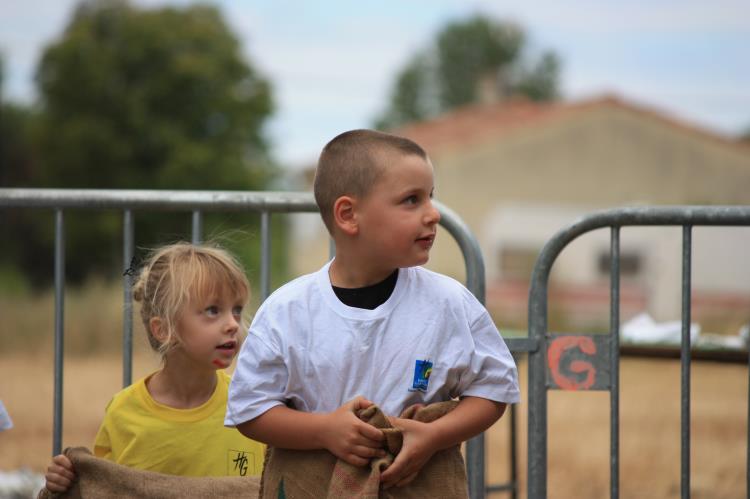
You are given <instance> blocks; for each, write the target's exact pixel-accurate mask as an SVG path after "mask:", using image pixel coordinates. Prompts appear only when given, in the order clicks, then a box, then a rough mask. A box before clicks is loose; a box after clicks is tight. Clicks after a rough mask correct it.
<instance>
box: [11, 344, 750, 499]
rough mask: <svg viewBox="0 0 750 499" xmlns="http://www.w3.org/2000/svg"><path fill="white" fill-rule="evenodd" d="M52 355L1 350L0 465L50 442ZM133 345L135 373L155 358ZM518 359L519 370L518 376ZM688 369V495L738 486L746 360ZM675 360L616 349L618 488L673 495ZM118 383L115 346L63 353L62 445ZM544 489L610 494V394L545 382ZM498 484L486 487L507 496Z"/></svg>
mask: <svg viewBox="0 0 750 499" xmlns="http://www.w3.org/2000/svg"><path fill="white" fill-rule="evenodd" d="M51 364H52V356H51V354H49V353H44V354H42V353H36V354H13V355H2V354H0V398H2V400H3V402H4V403H5V405H6V407H7V408H8V410H9V412H10V413H11V416H12V418H13V420H14V423H15V428H14V429H12V430H11V431H7V432H3V433H0V470H6V471H7V470H12V469H18V468H20V467H29V468H31V469H33V470H35V471H38V472H41V471H43V469H44V468H45V467H46V464H47V462H48V460H49V458H50V452H51V442H52V436H51V425H52V399H53V398H52V391H53V374H52V365H51ZM156 365H157V364H156V361H155V358H154V357H153V356H152V355H151V354H149V353H143V352H140V351H139V353H138V354H137V355H136V359H135V364H134V377H136V376H142V375H144V374H146V373H148V372H149V371H150V370H152V369H154V368H155V367H156ZM525 367H526V366H525V362H521V364H520V371H521V380H522V384H524V385H525V380H526V369H525ZM692 373H693V379H692V396H693V398H692V418H693V420H692V438H693V440H692V453H691V454H692V478H691V480H692V482H691V483H692V497H693V498H694V499H703V498H705V499H708V498H711V499H739V498H744V497H746V495H745V474H744V470H745V462H746V441H747V440H746V436H747V433H746V431H747V430H746V429H747V393H748V386H747V377H748V373H747V367H746V366H742V365H729V364H716V363H704V362H696V363H694V364H693V369H692ZM679 379H680V367H679V363H678V362H675V361H671V360H644V359H632V358H625V359H623V364H622V368H621V381H622V394H621V410H622V420H621V446H622V449H621V472H620V473H621V489H620V497H622V498H624V499H626V498H639V499H640V498H671V497H679V491H680V485H679V484H680V482H679V476H680V459H679V456H680V447H679V432H680V427H679V414H680V406H679ZM121 383H122V367H121V361H120V359H119V357H117V356H116V355H99V356H94V357H79V358H68V359H66V370H65V375H64V391H65V393H64V396H65V404H64V435H63V446H67V445H87V446H90V445H91V443H92V441H93V438H94V435H95V432H96V429H97V427H98V424H99V421H100V419H101V416H102V412H103V410H104V406H105V404H106V403H107V401H108V400H109V398H110V396H111V395H112V394H113V393H114V392H115V391H117V390H118V389H119V387H120V385H121ZM549 410H550V415H549V444H550V449H549V481H548V491H549V497H550V498H565V499H568V498H591V499H600V498H605V497H609V464H608V463H609V398H608V395H607V394H606V393H562V392H552V393H550V398H549ZM525 411H526V405H525V404H524V403H522V404H521V405H520V407H519V411H518V416H519V418H518V419H519V432H520V437H519V444H520V445H519V469H520V472H521V476H520V480H521V489H522V493H521V494H520V497H525V493H523V490H524V488H525V468H526V464H525V463H526V445H525V441H526V440H525V439H526V414H525ZM507 419H508V418H503V421H501V422H500V423H498V425H496V427H494V428H492V429H491V430H490V431H489V432H488V437H487V449H488V464H487V473H488V479H489V480H490V481H491V482H492V483H497V482H499V481H502V480H504V479H506V478H507V476H508V475H507V469H508V431H507V422H508V421H507ZM507 496H508V495H507V494H505V493H497V494H495V495H494V497H498V498H502V497H507Z"/></svg>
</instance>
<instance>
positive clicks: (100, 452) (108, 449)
mask: <svg viewBox="0 0 750 499" xmlns="http://www.w3.org/2000/svg"><path fill="white" fill-rule="evenodd" d="M111 404H112V402H111V401H110V402H109V404H107V409H106V410H105V414H104V420H103V421H102V424H101V426H100V427H99V431H98V432H97V433H96V438H95V439H94V455H95V456H96V457H101V458H103V459H109V460H110V461H113V458H112V440H111V439H110V437H109V429H108V425H109V424H110V422H109V406H110V405H111Z"/></svg>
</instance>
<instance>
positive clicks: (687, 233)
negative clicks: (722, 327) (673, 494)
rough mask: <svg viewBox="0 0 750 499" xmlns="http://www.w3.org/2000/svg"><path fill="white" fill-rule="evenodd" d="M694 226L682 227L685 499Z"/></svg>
mask: <svg viewBox="0 0 750 499" xmlns="http://www.w3.org/2000/svg"><path fill="white" fill-rule="evenodd" d="M691 230H692V226H690V225H685V226H683V227H682V345H681V353H680V361H681V365H682V367H681V381H682V387H681V394H680V395H681V412H682V414H681V416H682V417H681V426H680V438H681V441H682V455H681V460H680V463H681V467H680V471H681V475H682V476H681V481H680V491H681V497H682V498H683V499H688V498H689V497H690V292H691V288H690V286H691V284H690V270H691V269H690V268H691V256H692V233H691Z"/></svg>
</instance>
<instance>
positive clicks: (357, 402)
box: [321, 397, 385, 466]
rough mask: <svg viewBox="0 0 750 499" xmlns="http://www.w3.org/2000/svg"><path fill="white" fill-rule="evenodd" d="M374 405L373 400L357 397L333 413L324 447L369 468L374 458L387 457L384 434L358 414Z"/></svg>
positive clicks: (338, 455)
mask: <svg viewBox="0 0 750 499" xmlns="http://www.w3.org/2000/svg"><path fill="white" fill-rule="evenodd" d="M371 405H372V402H370V401H369V400H367V399H365V398H363V397H357V398H355V399H354V400H350V401H349V402H347V403H346V404H344V405H342V406H341V407H339V408H338V409H336V410H335V411H333V412H331V413H329V414H328V415H327V421H326V424H325V425H324V430H323V432H322V434H321V440H322V442H323V447H325V448H326V449H328V450H329V451H330V452H331V453H332V454H333V455H335V456H336V457H338V458H339V459H343V460H344V461H346V462H347V463H349V464H353V465H354V466H366V465H367V464H368V463H369V462H370V459H372V458H373V457H383V456H385V450H383V444H382V441H383V438H384V436H383V432H382V431H380V430H379V429H377V428H375V427H374V426H372V425H370V424H368V423H365V422H364V421H362V420H361V419H359V418H358V417H357V416H356V414H355V411H357V410H358V409H366V408H367V407H370V406H371Z"/></svg>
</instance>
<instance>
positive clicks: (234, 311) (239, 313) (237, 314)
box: [232, 307, 242, 317]
mask: <svg viewBox="0 0 750 499" xmlns="http://www.w3.org/2000/svg"><path fill="white" fill-rule="evenodd" d="M232 315H234V316H235V317H240V316H242V307H234V308H233V309H232Z"/></svg>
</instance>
